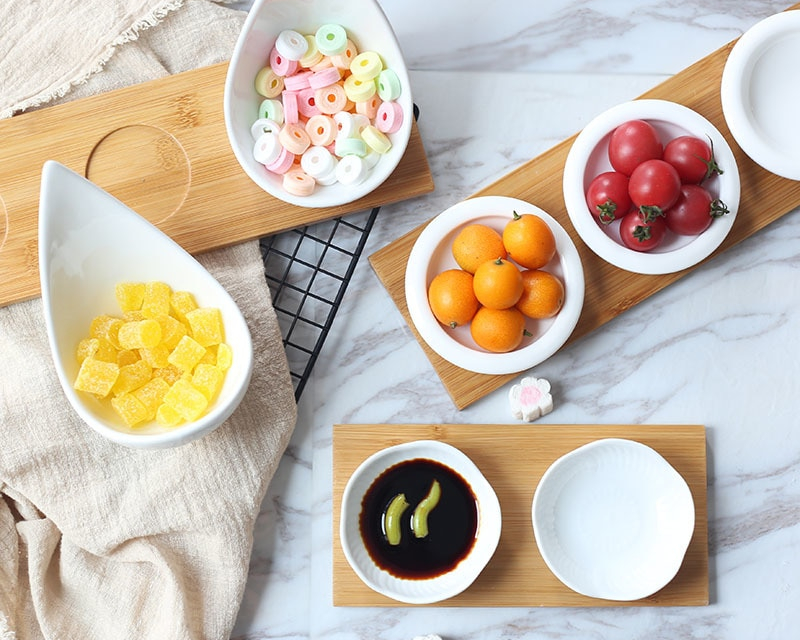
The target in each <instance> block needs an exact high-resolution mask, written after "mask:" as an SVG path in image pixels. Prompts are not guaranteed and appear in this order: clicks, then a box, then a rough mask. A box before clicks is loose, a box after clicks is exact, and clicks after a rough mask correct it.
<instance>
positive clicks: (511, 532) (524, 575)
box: [333, 424, 709, 607]
mask: <svg viewBox="0 0 800 640" xmlns="http://www.w3.org/2000/svg"><path fill="white" fill-rule="evenodd" d="M500 435H501V436H502V437H498V436H500ZM609 437H615V438H628V439H631V440H636V441H638V442H641V443H643V444H646V445H648V446H650V447H652V448H653V449H655V450H656V451H658V452H659V453H660V454H661V455H662V456H664V458H665V459H666V460H667V461H668V462H669V463H670V464H671V465H672V466H673V467H674V468H675V469H676V470H677V471H678V472H679V473H680V474H681V475H682V476H683V478H684V479H685V480H686V482H687V484H688V485H689V488H690V490H691V493H692V498H693V500H694V505H695V530H694V535H693V536H692V539H691V542H690V543H689V548H688V550H687V553H686V556H685V558H684V562H683V564H682V566H681V568H680V570H679V571H678V574H677V575H676V576H675V578H674V579H673V580H672V581H671V582H670V583H669V584H668V585H666V586H665V587H664V588H663V589H661V590H660V591H659V592H658V593H655V594H653V595H652V596H650V597H647V598H644V599H642V600H637V601H634V602H616V601H609V600H601V599H597V598H589V597H587V596H583V595H581V594H579V593H576V592H574V591H572V590H571V589H569V588H568V587H566V586H564V585H563V584H562V583H561V582H560V581H559V580H558V579H557V578H556V577H555V576H554V575H553V574H552V573H551V572H550V570H549V569H548V568H547V565H545V563H544V560H543V559H542V557H541V555H540V554H539V550H538V548H537V546H536V541H535V539H534V536H533V525H532V523H531V504H532V501H533V494H534V492H535V490H536V486H537V484H538V482H539V480H540V479H541V477H542V475H543V474H544V472H545V471H546V470H547V468H548V467H549V466H550V465H551V464H552V463H553V462H554V461H555V460H556V459H557V458H559V457H560V456H562V455H563V454H565V453H568V452H569V451H572V450H573V449H576V448H577V447H580V446H582V445H584V444H587V443H588V442H591V441H593V440H597V439H600V438H609ZM421 439H434V440H441V441H443V442H447V443H449V444H451V445H453V446H455V447H457V448H458V449H460V450H461V451H463V452H464V453H465V454H466V455H467V456H468V457H470V458H471V459H472V461H473V462H474V463H475V464H476V465H477V466H478V468H480V470H481V471H482V473H483V474H484V476H485V477H486V479H487V480H488V481H489V483H490V484H491V485H492V486H493V487H494V490H495V492H496V493H497V497H498V499H499V500H500V507H501V510H502V515H503V527H502V533H501V536H500V543H499V544H498V547H497V551H496V552H495V554H494V556H493V557H492V559H491V560H490V561H489V564H488V565H487V567H486V569H484V571H483V572H482V573H481V575H480V576H479V577H478V579H477V580H476V581H475V582H474V583H473V584H472V586H471V587H470V588H468V589H467V590H466V591H464V592H463V593H461V594H459V595H458V596H455V597H454V598H451V599H450V600H447V601H446V602H443V603H439V604H438V605H435V606H451V607H539V606H543V607H561V606H564V607H605V606H690V605H691V606H700V605H707V604H708V602H709V588H708V507H707V495H706V440H705V428H704V427H703V426H702V425H653V426H650V425H647V426H642V425H604V426H601V425H528V424H525V425H500V424H497V425H447V424H419V425H405V424H404V425H352V424H344V425H334V428H333V603H334V605H336V606H382V607H387V606H408V605H404V604H401V603H398V602H396V601H394V600H392V599H390V598H387V597H385V596H382V595H380V594H378V593H376V592H374V591H372V590H371V589H370V588H369V587H367V586H366V585H365V584H364V583H363V582H361V580H360V579H359V578H358V576H357V575H356V574H355V572H354V571H353V570H352V569H351V567H350V565H349V564H348V563H347V559H346V558H345V557H344V553H343V552H342V548H341V544H340V541H339V515H340V510H341V500H342V493H343V492H344V488H345V485H346V484H347V481H348V479H349V478H350V476H351V474H352V473H353V471H354V470H355V469H356V467H357V466H358V465H359V464H361V462H362V461H363V460H365V459H366V458H367V457H368V456H370V455H371V454H372V453H375V452H376V451H379V450H381V449H383V448H386V447H390V446H393V445H396V444H400V443H402V442H408V441H412V440H421Z"/></svg>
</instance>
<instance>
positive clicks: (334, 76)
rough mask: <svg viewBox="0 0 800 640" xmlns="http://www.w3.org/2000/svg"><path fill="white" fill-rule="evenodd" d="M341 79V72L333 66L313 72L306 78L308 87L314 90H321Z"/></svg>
mask: <svg viewBox="0 0 800 640" xmlns="http://www.w3.org/2000/svg"><path fill="white" fill-rule="evenodd" d="M341 79H342V72H341V71H340V70H339V69H338V68H337V67H334V66H330V67H325V68H324V69H320V70H319V71H314V72H313V73H312V74H311V76H309V78H308V85H309V86H310V87H311V88H312V89H314V90H316V89H323V88H324V87H328V86H330V85H332V84H336V83H337V82H339V80H341Z"/></svg>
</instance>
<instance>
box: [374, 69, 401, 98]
mask: <svg viewBox="0 0 800 640" xmlns="http://www.w3.org/2000/svg"><path fill="white" fill-rule="evenodd" d="M402 90H403V89H402V85H401V84H400V78H398V77H397V74H396V73H395V72H394V71H392V70H391V69H384V70H383V71H381V72H380V73H379V74H378V95H379V96H380V97H381V100H383V101H384V102H387V101H389V100H397V98H399V97H400V93H401V92H402Z"/></svg>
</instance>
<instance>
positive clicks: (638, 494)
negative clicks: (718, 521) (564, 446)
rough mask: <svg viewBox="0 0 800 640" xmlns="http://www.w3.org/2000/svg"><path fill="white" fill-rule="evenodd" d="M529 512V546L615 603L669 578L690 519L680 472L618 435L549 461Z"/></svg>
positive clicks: (567, 577) (579, 586)
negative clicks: (533, 542)
mask: <svg viewBox="0 0 800 640" xmlns="http://www.w3.org/2000/svg"><path fill="white" fill-rule="evenodd" d="M532 514H533V531H534V535H535V537H536V544H537V545H538V547H539V551H540V553H541V554H542V558H544V561H545V563H546V564H547V566H548V567H549V568H550V570H551V571H552V572H553V573H554V574H555V576H556V577H557V578H558V579H559V580H560V581H561V582H563V583H564V584H565V585H566V586H567V587H569V588H570V589H572V590H574V591H577V592H578V593H581V594H583V595H586V596H590V597H593V598H603V599H607V600H620V601H629V600H638V599H640V598H645V597H647V596H649V595H652V594H653V593H655V592H656V591H658V590H660V589H662V588H663V587H664V586H666V585H667V584H668V583H669V582H670V581H671V580H672V579H673V578H674V577H675V574H676V573H677V572H678V569H680V566H681V563H682V562H683V558H684V555H685V554H686V549H687V548H688V546H689V541H690V540H691V538H692V534H693V532H694V522H695V512H694V502H693V501H692V494H691V492H690V490H689V487H688V485H687V484H686V481H685V480H684V479H683V477H681V475H680V474H679V473H678V472H677V471H675V469H674V468H673V467H672V466H671V465H670V464H669V463H668V462H667V461H666V460H665V459H664V458H663V457H662V456H661V455H660V454H659V453H658V452H656V451H655V450H654V449H652V448H650V447H648V446H646V445H643V444H641V443H639V442H635V441H633V440H625V439H620V438H607V439H603V440H596V441H594V442H591V443H589V444H587V445H584V446H582V447H579V448H578V449H575V450H573V451H571V452H569V453H567V454H566V455H564V456H562V457H561V458H559V459H558V460H556V461H555V462H554V463H553V464H552V465H551V466H550V467H549V468H548V469H547V471H546V472H545V473H544V475H543V476H542V479H541V481H540V482H539V485H538V486H537V488H536V492H535V493H534V497H533V507H532Z"/></svg>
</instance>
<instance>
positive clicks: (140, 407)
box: [111, 393, 147, 427]
mask: <svg viewBox="0 0 800 640" xmlns="http://www.w3.org/2000/svg"><path fill="white" fill-rule="evenodd" d="M111 406H112V407H114V411H116V412H117V413H118V414H119V417H120V418H122V421H123V422H124V423H125V424H126V425H128V426H129V427H135V426H136V425H137V424H139V423H140V422H144V421H145V420H147V407H145V406H144V404H142V401H141V400H139V398H137V397H136V396H135V395H133V394H132V393H123V394H122V395H119V396H116V397H114V398H111Z"/></svg>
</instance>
